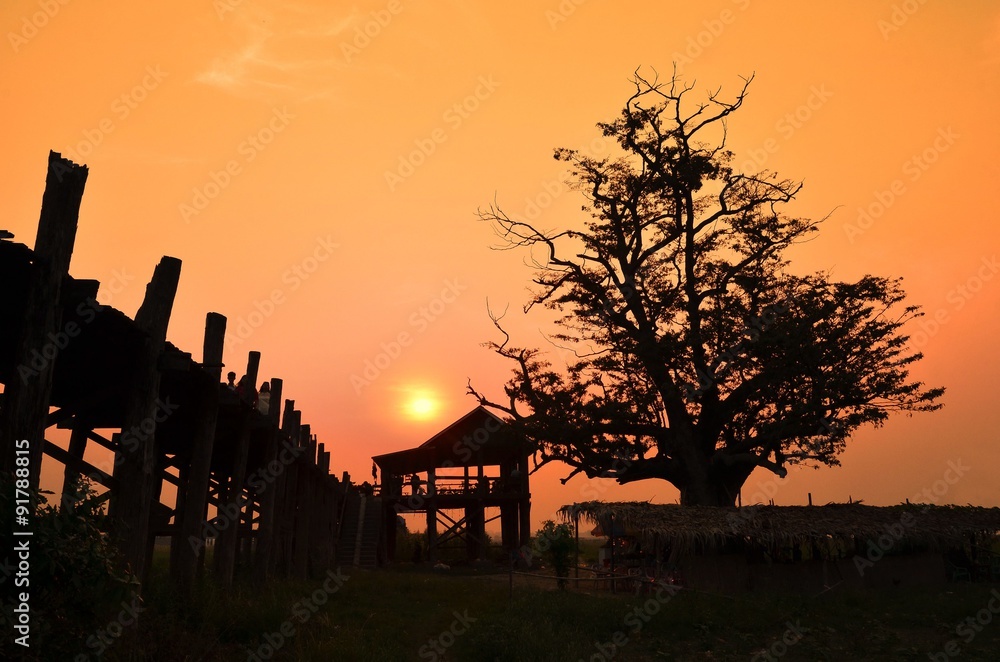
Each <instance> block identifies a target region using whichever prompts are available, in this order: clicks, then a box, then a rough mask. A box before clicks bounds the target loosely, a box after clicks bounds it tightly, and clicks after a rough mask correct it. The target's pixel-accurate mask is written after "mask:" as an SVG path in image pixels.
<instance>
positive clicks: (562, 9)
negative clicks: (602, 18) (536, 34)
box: [545, 0, 587, 30]
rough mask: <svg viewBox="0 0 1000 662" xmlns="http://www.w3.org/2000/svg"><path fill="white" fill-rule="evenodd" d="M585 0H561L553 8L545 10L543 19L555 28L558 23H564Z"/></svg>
mask: <svg viewBox="0 0 1000 662" xmlns="http://www.w3.org/2000/svg"><path fill="white" fill-rule="evenodd" d="M586 2H587V0H561V2H560V3H559V5H558V6H556V8H555V9H546V10H545V20H546V21H548V22H549V27H550V28H552V29H553V30H555V29H556V28H557V27H559V24H560V23H565V22H566V21H567V20H568V19H569V17H570V16H572V15H573V14H575V13H576V10H577V9H579V8H580V6H581V5H583V4H584V3H586Z"/></svg>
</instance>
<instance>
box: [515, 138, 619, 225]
mask: <svg viewBox="0 0 1000 662" xmlns="http://www.w3.org/2000/svg"><path fill="white" fill-rule="evenodd" d="M609 144H610V143H609V142H608V140H607V139H606V138H603V137H597V138H594V139H593V140H591V141H590V143H588V144H587V145H586V146H585V147H583V148H580V149H576V150H574V151H576V152H582V153H585V154H586V155H587V156H589V157H597V156H600V155H601V154H604V153H605V152H606V151H607V149H608V145H609ZM572 176H573V173H572V171H571V170H570V169H569V168H563V169H562V170H561V171H560V172H559V173H558V174H557V175H556V177H555V178H554V179H549V180H546V181H544V182H542V190H541V191H539V192H538V193H536V194H535V195H532V196H528V197H527V198H525V199H524V208H523V209H522V210H521V211H520V212H519V213H513V214H510V217H511V218H512V219H514V220H515V221H518V222H519V223H530V222H531V221H534V220H535V219H537V218H538V217H539V216H541V215H542V212H544V211H545V210H547V209H548V208H549V207H551V206H552V205H553V204H555V201H556V200H558V199H559V198H560V197H561V196H562V195H563V194H564V193H567V192H568V191H569V190H570V184H569V182H570V181H571V180H572Z"/></svg>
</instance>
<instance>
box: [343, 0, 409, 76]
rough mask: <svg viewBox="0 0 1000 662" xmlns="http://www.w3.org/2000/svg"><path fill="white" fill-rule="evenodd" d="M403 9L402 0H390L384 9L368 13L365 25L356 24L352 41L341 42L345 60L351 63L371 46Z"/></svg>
mask: <svg viewBox="0 0 1000 662" xmlns="http://www.w3.org/2000/svg"><path fill="white" fill-rule="evenodd" d="M403 9H404V7H403V3H402V1H401V0H389V2H388V3H387V4H386V6H385V8H384V9H379V10H376V11H373V12H371V13H370V14H368V16H367V18H366V19H365V22H364V24H363V25H356V26H354V37H353V38H352V39H351V40H350V41H342V42H340V52H341V54H343V56H344V62H346V63H347V64H350V63H351V60H353V59H354V58H355V57H357V56H358V55H361V51H363V50H364V49H366V48H368V47H369V46H371V44H372V42H373V41H374V40H375V39H377V38H378V37H379V36H380V35H381V34H382V31H383V30H385V29H386V28H387V27H389V24H390V23H392V19H394V18H395V17H396V16H398V15H399V14H400V13H401V12H402V11H403Z"/></svg>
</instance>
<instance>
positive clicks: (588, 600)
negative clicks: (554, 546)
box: [70, 565, 1000, 662]
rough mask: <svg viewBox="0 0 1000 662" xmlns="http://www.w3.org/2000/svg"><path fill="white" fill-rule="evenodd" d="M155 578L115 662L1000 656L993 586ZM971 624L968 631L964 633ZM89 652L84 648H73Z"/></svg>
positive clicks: (418, 572)
mask: <svg viewBox="0 0 1000 662" xmlns="http://www.w3.org/2000/svg"><path fill="white" fill-rule="evenodd" d="M158 573H159V574H158V576H157V577H155V578H154V583H153V586H152V587H151V589H150V593H149V596H148V599H147V605H148V608H147V610H146V612H145V613H144V614H143V618H142V621H141V623H140V625H139V630H138V631H137V632H135V633H132V632H131V631H130V630H128V629H127V630H126V631H125V634H124V635H122V638H121V639H119V640H116V641H114V642H113V643H112V645H111V646H110V647H109V648H108V650H107V652H106V653H105V654H104V657H103V658H102V659H104V660H116V659H125V650H126V648H127V643H128V642H127V641H126V638H127V637H128V636H132V635H133V634H135V635H137V639H138V641H139V642H141V646H140V648H141V650H142V654H141V656H140V657H139V658H138V659H143V660H192V661H193V660H258V659H259V660H264V659H272V660H379V661H382V660H477V661H478V660H502V661H515V660H517V661H520V660H545V661H550V660H574V661H575V660H581V659H582V660H608V659H612V657H613V659H616V660H762V661H763V660H774V659H781V660H782V661H783V662H785V661H793V660H927V659H935V660H942V661H943V660H948V659H952V657H953V656H950V655H948V653H947V652H946V651H948V652H952V653H956V652H957V653H958V655H959V659H961V660H996V659H997V653H996V651H998V650H1000V613H992V612H990V611H989V605H990V601H991V600H993V603H992V604H993V606H994V607H995V608H996V609H997V611H998V612H1000V586H998V585H984V584H968V583H961V584H949V585H947V587H946V588H945V589H944V590H936V589H935V590H930V589H925V590H916V589H902V588H898V589H893V590H886V591H865V592H859V593H846V592H838V591H836V590H834V591H829V592H827V593H824V594H822V595H818V596H756V595H746V594H744V595H739V596H720V595H710V594H704V593H697V592H692V591H680V592H678V593H676V594H672V592H671V591H660V592H659V594H656V593H649V594H642V595H635V594H632V593H630V594H626V595H622V594H619V595H610V594H607V593H600V594H591V593H578V592H572V591H570V592H561V591H558V590H553V589H545V588H540V587H539V586H538V585H537V584H538V583H541V584H545V582H544V581H536V582H535V584H534V585H532V584H529V583H528V582H527V581H523V580H521V579H518V581H516V582H515V585H514V588H513V597H511V592H510V591H511V589H510V586H509V584H508V581H507V575H506V574H504V573H502V572H493V573H492V574H491V573H490V572H487V571H485V570H482V569H480V570H474V569H472V568H465V569H463V568H453V569H451V570H448V571H444V572H439V571H433V570H431V569H429V568H427V567H424V566H412V565H401V566H399V567H397V568H395V569H392V570H387V571H377V572H372V571H362V570H356V569H345V570H344V572H342V573H341V574H340V575H339V576H338V575H337V574H336V573H333V574H331V575H330V576H329V577H328V579H327V581H326V587H325V588H324V582H323V581H312V582H301V581H279V582H275V583H274V584H273V585H271V586H270V587H268V588H266V589H254V588H251V587H250V586H245V587H244V588H238V589H235V590H234V591H232V592H230V593H225V592H222V591H220V590H217V589H215V588H212V587H210V586H209V587H208V588H207V589H206V590H204V591H203V592H202V593H201V594H199V595H198V596H197V599H196V601H195V602H194V603H193V604H194V607H192V608H191V611H190V612H189V614H188V615H187V616H180V615H178V612H177V611H176V605H175V604H173V603H172V601H171V599H170V598H169V596H168V595H167V593H166V585H167V584H166V581H165V579H166V578H165V576H164V575H163V570H162V567H161V568H160V569H159V571H158ZM984 610H985V611H984ZM977 614H978V617H979V619H980V622H979V623H977V622H975V619H976V618H977ZM967 618H972V619H973V621H972V623H973V624H972V625H970V624H968V623H966V624H965V626H964V627H961V628H960V626H961V625H962V623H963V621H965V620H966V619H967ZM981 623H985V624H981ZM949 642H950V644H949ZM949 645H950V646H951V648H947V649H946V646H949ZM91 652H92V651H91V650H89V649H88V648H87V647H86V646H85V645H84V642H81V653H84V654H87V653H91ZM929 655H931V656H932V657H930V658H929V657H928V656H929ZM70 659H72V658H70ZM80 659H97V658H96V657H93V656H91V657H90V658H80Z"/></svg>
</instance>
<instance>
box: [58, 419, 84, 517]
mask: <svg viewBox="0 0 1000 662" xmlns="http://www.w3.org/2000/svg"><path fill="white" fill-rule="evenodd" d="M89 434H90V428H88V427H85V426H84V425H82V424H79V423H76V422H74V425H73V431H72V432H71V433H70V437H69V454H70V455H72V456H73V457H74V458H75V459H77V460H83V456H84V453H85V452H86V450H87V435H89ZM79 477H80V472H79V471H77V470H76V466H74V465H73V464H70V463H67V464H66V469H65V471H63V491H62V502H63V506H64V507H65V505H66V503H67V501H69V500H72V499H75V497H76V494H75V491H72V490H70V489H69V487H70V486H71V485H72V484H73V483H74V481H76V480H77V479H79Z"/></svg>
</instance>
